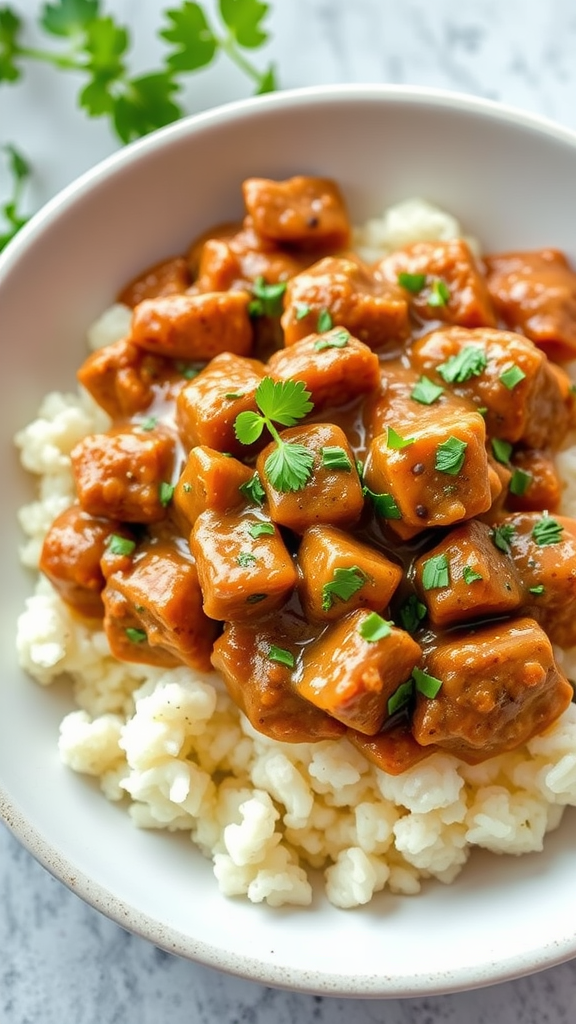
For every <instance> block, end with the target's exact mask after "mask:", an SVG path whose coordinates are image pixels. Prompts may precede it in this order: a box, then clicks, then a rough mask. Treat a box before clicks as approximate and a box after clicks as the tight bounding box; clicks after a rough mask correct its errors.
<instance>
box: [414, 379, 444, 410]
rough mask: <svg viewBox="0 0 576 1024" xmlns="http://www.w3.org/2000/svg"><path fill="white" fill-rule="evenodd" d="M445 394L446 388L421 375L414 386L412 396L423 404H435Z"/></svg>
mask: <svg viewBox="0 0 576 1024" xmlns="http://www.w3.org/2000/svg"><path fill="white" fill-rule="evenodd" d="M443 394H444V388H443V387H441V385H440V384H435V383H434V381H432V380H430V379H429V377H420V380H417V381H416V383H415V385H414V387H413V388H412V391H411V393H410V398H413V399H414V401H415V402H420V403H421V405H433V403H434V402H436V401H437V400H438V399H439V398H440V395H443Z"/></svg>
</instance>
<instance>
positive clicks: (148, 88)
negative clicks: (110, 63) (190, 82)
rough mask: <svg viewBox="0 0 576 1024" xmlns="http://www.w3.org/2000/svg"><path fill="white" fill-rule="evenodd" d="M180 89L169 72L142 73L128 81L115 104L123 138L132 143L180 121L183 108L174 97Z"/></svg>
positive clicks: (116, 120)
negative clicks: (149, 133)
mask: <svg viewBox="0 0 576 1024" xmlns="http://www.w3.org/2000/svg"><path fill="white" fill-rule="evenodd" d="M178 88H179V87H178V85H177V83H176V82H175V81H174V80H173V78H172V76H171V75H170V74H168V72H158V73H156V74H151V75H142V76H141V77H139V78H132V79H131V80H130V81H129V82H127V84H126V87H125V90H124V92H123V93H122V95H120V96H118V97H117V98H116V99H115V101H114V107H113V120H114V127H115V129H116V131H117V133H118V135H119V137H120V138H121V139H122V141H123V142H131V141H132V140H133V139H138V138H140V137H141V136H142V135H147V134H148V132H152V131H155V130H156V128H163V127H164V125H166V124H171V123H172V122H173V121H177V120H178V118H179V117H181V116H182V110H181V108H180V107H179V106H178V105H177V104H176V103H174V102H173V100H172V96H173V94H174V93H175V92H177V90H178Z"/></svg>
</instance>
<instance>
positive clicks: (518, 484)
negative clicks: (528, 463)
mask: <svg viewBox="0 0 576 1024" xmlns="http://www.w3.org/2000/svg"><path fill="white" fill-rule="evenodd" d="M532 480H533V477H532V473H528V472H526V470H525V469H517V468H516V469H515V470H514V472H513V473H512V477H511V478H510V483H509V484H508V490H509V491H510V494H515V495H516V496H517V497H519V498H521V497H522V495H523V494H526V491H527V490H528V488H529V487H530V484H531V483H532Z"/></svg>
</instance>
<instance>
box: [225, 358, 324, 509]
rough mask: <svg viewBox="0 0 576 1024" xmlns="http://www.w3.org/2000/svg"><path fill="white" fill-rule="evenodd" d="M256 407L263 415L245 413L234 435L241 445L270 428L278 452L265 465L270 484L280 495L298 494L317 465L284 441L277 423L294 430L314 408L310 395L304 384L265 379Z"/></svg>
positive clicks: (307, 452) (302, 449)
mask: <svg viewBox="0 0 576 1024" xmlns="http://www.w3.org/2000/svg"><path fill="white" fill-rule="evenodd" d="M255 398H256V404H257V406H258V408H259V409H260V415H259V414H258V413H255V412H250V411H248V410H246V411H245V412H241V413H239V414H238V416H237V417H236V419H235V421H234V432H235V434H236V437H237V438H238V440H239V441H240V442H241V443H242V444H252V443H253V442H254V441H256V440H258V438H259V437H260V435H261V433H262V431H263V429H264V427H267V428H268V430H269V431H270V433H271V434H272V437H273V439H274V441H275V442H276V448H275V449H274V451H272V452H271V453H270V455H269V456H268V458H267V459H266V462H265V463H264V470H265V472H266V475H267V477H268V479H269V480H270V483H271V484H272V486H273V487H275V488H276V489H277V490H278V491H282V492H286V491H299V490H301V489H302V488H303V487H304V486H305V484H306V483H307V481H308V480H309V478H310V476H311V475H312V467H313V465H314V454H313V452H311V451H310V449H309V448H306V447H305V445H303V444H296V443H294V442H292V441H284V440H283V439H282V438H281V437H280V434H279V433H278V431H277V430H276V427H275V426H274V423H280V424H282V426H285V427H292V426H294V424H295V423H297V422H298V420H300V419H302V417H303V416H306V414H307V413H309V412H311V410H312V409H313V408H314V404H313V403H312V402H310V401H309V398H310V392H309V391H306V385H305V384H304V382H303V381H301V380H297V381H295V380H286V381H282V380H279V381H274V380H272V378H271V377H264V378H263V380H261V381H260V383H259V385H258V387H257V388H256V395H255Z"/></svg>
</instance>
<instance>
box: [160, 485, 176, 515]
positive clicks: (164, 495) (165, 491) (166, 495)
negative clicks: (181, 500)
mask: <svg viewBox="0 0 576 1024" xmlns="http://www.w3.org/2000/svg"><path fill="white" fill-rule="evenodd" d="M173 494H174V484H169V483H167V482H166V481H165V480H163V481H162V483H161V484H160V487H159V488H158V496H159V498H160V504H161V505H163V506H164V508H166V505H169V504H170V502H171V501H172V495H173Z"/></svg>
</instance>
